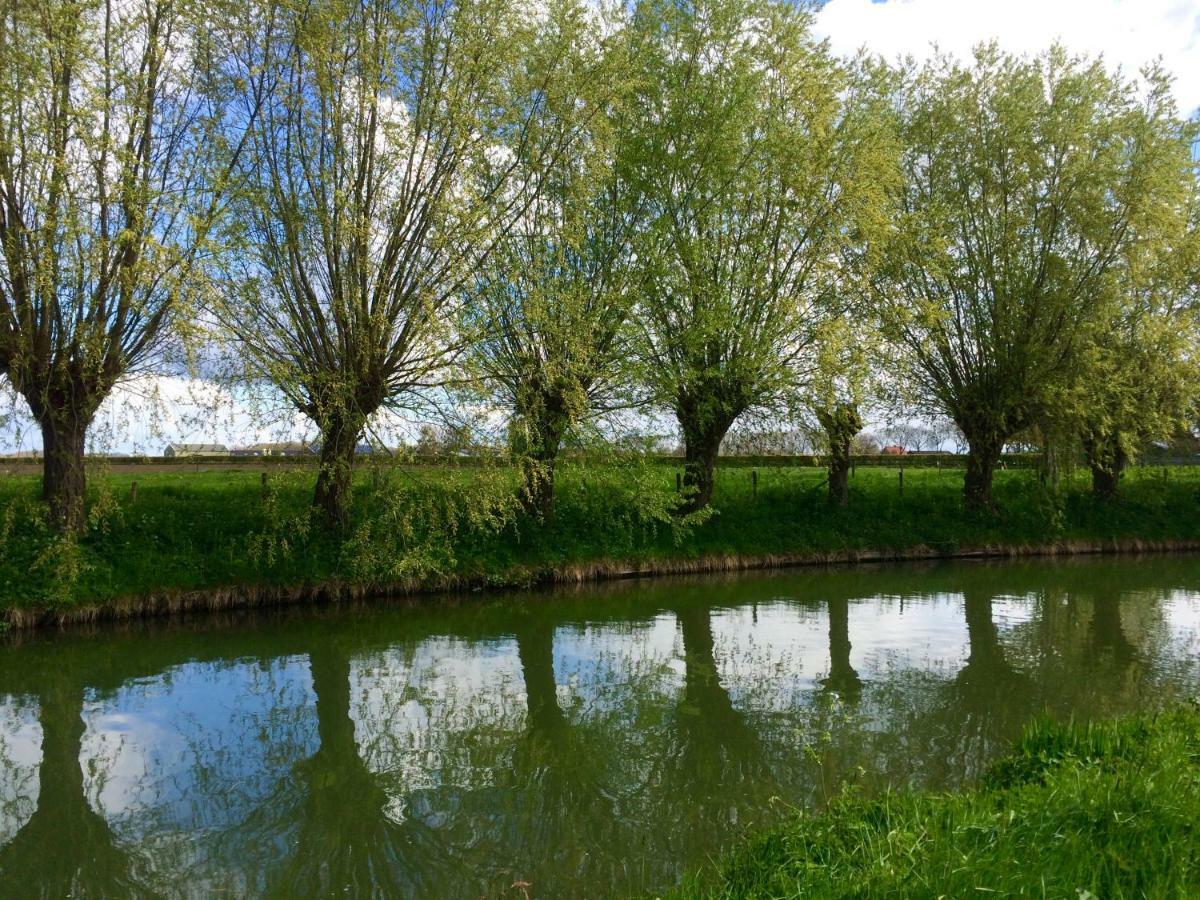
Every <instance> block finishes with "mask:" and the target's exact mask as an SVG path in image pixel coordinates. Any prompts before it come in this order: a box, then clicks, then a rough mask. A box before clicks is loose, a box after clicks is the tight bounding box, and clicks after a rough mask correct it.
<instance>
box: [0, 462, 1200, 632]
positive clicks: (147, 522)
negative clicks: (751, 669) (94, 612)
mask: <svg viewBox="0 0 1200 900" xmlns="http://www.w3.org/2000/svg"><path fill="white" fill-rule="evenodd" d="M264 471H266V470H265V469H264V468H261V467H254V468H243V469H225V470H216V471H170V472H153V471H144V472H141V471H134V472H129V471H123V472H120V473H117V472H115V471H108V472H103V471H102V472H99V473H97V474H96V475H95V476H94V477H93V478H92V482H91V484H92V487H91V493H92V496H91V498H90V507H91V510H92V514H91V519H90V525H89V528H88V531H87V533H86V534H85V535H84V536H83V537H82V538H80V539H79V540H77V541H64V540H61V539H59V538H57V537H55V535H54V534H53V532H52V531H50V530H49V529H48V528H47V527H46V524H45V521H44V519H43V517H42V512H41V507H40V505H39V503H38V502H37V492H38V484H39V481H38V478H37V477H36V476H35V475H32V474H18V475H12V474H10V475H8V476H6V477H4V478H2V479H0V611H7V612H9V613H11V612H12V611H13V610H27V611H28V610H60V611H61V610H70V609H71V608H73V607H78V606H80V605H83V604H87V605H90V606H92V607H95V606H97V605H98V606H100V607H103V605H104V604H108V603H112V602H114V601H117V600H120V599H122V598H125V599H128V598H137V597H145V596H149V595H154V594H159V595H162V594H164V593H166V594H169V593H171V592H176V593H178V592H189V591H192V592H194V591H205V590H211V589H220V588H272V587H274V588H301V587H304V586H309V587H311V586H314V585H322V584H328V583H336V584H343V585H344V584H352V585H387V584H418V583H445V582H447V581H455V580H462V581H465V582H471V583H505V584H520V583H523V582H527V581H530V580H533V579H536V578H538V577H539V576H541V575H544V574H545V573H546V572H549V571H559V572H560V573H561V572H563V571H570V570H571V569H572V567H578V568H579V569H581V570H582V569H585V568H587V567H588V566H591V565H594V564H598V563H605V562H619V563H621V564H632V565H634V566H639V565H643V566H644V565H650V566H653V565H654V564H656V563H671V564H678V565H679V566H681V567H684V568H686V567H687V565H688V564H689V563H690V562H694V561H697V560H704V559H712V558H749V557H753V558H763V557H790V558H797V557H804V556H816V557H819V556H822V555H836V554H841V553H846V552H854V551H881V552H896V553H902V552H904V551H908V550H912V549H913V548H926V549H928V550H932V551H933V552H937V553H945V554H953V553H955V552H956V551H959V550H961V549H963V548H972V547H981V546H992V547H997V546H1003V547H1017V548H1020V547H1030V546H1038V545H1045V544H1051V543H1054V542H1068V541H1082V542H1089V541H1090V542H1110V541H1115V542H1122V541H1146V542H1171V541H1180V542H1187V541H1196V540H1200V517H1198V516H1197V515H1196V512H1197V510H1198V509H1200V469H1195V468H1189V467H1180V468H1174V469H1170V470H1166V469H1161V468H1154V469H1149V468H1147V469H1138V470H1135V471H1132V472H1130V473H1129V474H1128V476H1127V477H1126V479H1125V481H1124V483H1123V485H1122V496H1121V498H1120V499H1119V500H1118V501H1116V502H1111V503H1104V502H1098V501H1096V500H1094V499H1093V498H1092V497H1091V495H1090V493H1089V491H1088V484H1087V481H1086V478H1085V477H1084V474H1083V473H1077V474H1076V475H1075V476H1074V477H1072V478H1068V479H1066V480H1065V481H1064V483H1063V485H1062V486H1061V489H1060V491H1059V492H1058V493H1057V494H1052V493H1050V492H1048V491H1046V490H1045V489H1043V488H1041V487H1040V486H1039V484H1038V481H1037V476H1036V473H1034V472H1032V471H1029V470H1009V471H1002V472H1000V473H998V476H997V484H996V491H995V494H996V498H997V501H998V503H999V506H1000V509H999V511H998V512H997V513H995V514H978V513H970V512H967V511H965V510H964V509H963V506H962V503H961V499H960V492H961V485H962V474H961V472H956V471H938V470H936V469H909V470H906V471H905V472H904V474H903V485H901V481H900V474H899V472H898V471H897V470H896V469H884V468H860V469H858V471H857V472H856V473H855V476H854V478H853V480H852V491H853V493H852V502H851V504H850V506H849V508H847V509H831V508H830V507H829V506H828V504H827V503H826V499H825V487H824V478H825V475H824V471H823V470H821V469H818V468H815V467H794V468H786V469H764V470H758V473H757V484H755V481H754V476H753V475H752V472H751V470H747V469H745V468H735V467H728V468H725V469H721V470H718V476H717V489H716V495H715V501H714V502H715V507H716V512H715V513H714V514H713V515H712V516H711V517H710V518H708V519H707V520H705V521H701V522H697V523H694V524H692V525H690V526H688V527H679V526H677V525H675V524H674V523H673V519H672V516H671V514H670V513H671V502H672V498H674V497H675V493H674V487H675V478H676V470H675V469H674V468H672V467H669V466H664V465H657V464H655V465H578V464H577V465H570V466H567V467H565V468H564V470H563V471H562V472H561V474H560V477H559V500H558V511H557V517H556V519H555V521H554V522H553V523H552V524H549V525H546V524H542V523H539V522H535V521H531V520H529V519H528V518H526V517H524V516H522V515H521V514H520V513H519V511H517V510H516V509H515V503H514V501H513V495H514V489H515V482H514V478H513V474H512V473H511V472H510V471H508V470H506V469H484V470H479V469H448V468H432V467H380V468H364V469H363V470H362V471H360V472H359V473H358V475H357V478H356V487H355V491H356V496H355V507H354V510H355V513H354V514H355V523H354V526H353V527H352V528H351V530H350V531H349V532H348V533H347V534H344V535H341V536H334V535H331V534H329V533H327V532H326V531H324V530H323V529H322V528H321V527H320V526H319V524H317V523H316V522H315V521H314V519H313V518H312V517H311V516H310V509H309V501H310V497H311V491H312V483H313V478H314V473H313V472H312V471H311V469H285V468H281V467H272V468H271V470H270V472H269V475H268V476H267V481H266V483H265V484H264V482H263V480H262V478H263V472H264ZM134 482H136V483H137V490H136V496H135V494H134V491H133V483H134Z"/></svg>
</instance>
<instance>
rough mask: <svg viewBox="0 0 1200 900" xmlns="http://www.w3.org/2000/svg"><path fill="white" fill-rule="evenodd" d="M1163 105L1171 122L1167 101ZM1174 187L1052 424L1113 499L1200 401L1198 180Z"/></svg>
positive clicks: (1134, 250) (1124, 268)
mask: <svg viewBox="0 0 1200 900" xmlns="http://www.w3.org/2000/svg"><path fill="white" fill-rule="evenodd" d="M1160 89H1161V90H1165V89H1166V86H1165V84H1162V85H1160ZM1160 109H1162V111H1163V114H1164V115H1170V116H1171V117H1172V118H1174V115H1173V107H1172V106H1171V104H1170V101H1169V100H1165V101H1163V102H1162V104H1161V106H1160ZM1187 129H1188V130H1189V131H1191V132H1192V133H1194V132H1195V126H1194V125H1189V126H1187ZM1188 140H1189V141H1190V137H1189V138H1188ZM1168 149H1173V150H1175V152H1179V151H1180V150H1181V149H1182V148H1181V147H1178V146H1177V147H1173V148H1168ZM1178 188H1179V193H1178V194H1177V195H1176V196H1175V197H1174V198H1173V199H1171V198H1170V197H1169V196H1167V195H1164V196H1163V198H1162V199H1163V200H1164V201H1165V202H1164V203H1163V205H1162V206H1161V207H1160V209H1159V214H1158V216H1157V217H1156V219H1155V223H1154V224H1155V228H1154V230H1153V231H1152V232H1150V234H1149V235H1148V239H1147V240H1141V239H1140V236H1138V237H1135V239H1134V241H1133V243H1132V245H1131V247H1130V248H1129V250H1128V251H1127V252H1126V253H1125V255H1124V258H1123V260H1122V264H1121V268H1120V276H1119V278H1118V280H1117V284H1116V285H1115V289H1116V290H1117V292H1118V293H1117V297H1116V298H1115V301H1114V302H1113V303H1112V304H1111V306H1110V308H1111V316H1110V318H1109V319H1108V321H1106V322H1105V323H1104V325H1103V327H1102V328H1101V330H1100V331H1099V333H1098V334H1097V337H1096V340H1095V341H1094V342H1093V344H1092V346H1091V348H1090V352H1089V354H1088V357H1087V358H1086V360H1085V362H1084V368H1083V373H1084V376H1083V378H1081V380H1080V384H1079V385H1078V386H1077V388H1076V391H1075V395H1074V397H1073V400H1074V402H1073V403H1072V404H1070V405H1069V406H1068V409H1067V410H1066V411H1065V412H1066V416H1065V419H1066V421H1065V422H1059V423H1056V424H1058V426H1059V430H1061V429H1062V427H1063V426H1064V425H1065V426H1067V427H1071V428H1072V430H1077V431H1078V434H1079V437H1080V440H1081V442H1082V444H1083V449H1084V452H1085V454H1086V455H1087V461H1088V467H1089V468H1090V469H1091V472H1092V492H1093V493H1094V494H1095V495H1096V496H1097V497H1100V498H1112V497H1115V496H1116V494H1117V492H1118V487H1119V484H1120V479H1121V474H1122V472H1123V471H1124V470H1125V468H1126V467H1127V466H1128V465H1129V464H1130V463H1132V462H1133V461H1134V460H1135V459H1136V458H1137V456H1138V454H1139V453H1141V452H1142V451H1143V449H1144V448H1145V446H1146V445H1147V444H1148V443H1149V442H1150V441H1153V440H1156V439H1161V440H1168V439H1170V438H1172V437H1174V436H1175V435H1176V434H1178V433H1179V432H1180V431H1182V430H1184V429H1185V428H1186V427H1187V425H1188V424H1189V423H1190V422H1191V420H1192V416H1193V415H1194V411H1195V403H1196V400H1197V397H1198V396H1200V394H1198V390H1197V389H1198V388H1200V368H1198V367H1200V359H1197V358H1196V348H1197V346H1200V319H1197V316H1198V315H1200V308H1197V301H1198V300H1200V227H1198V226H1200V218H1198V214H1200V183H1198V182H1197V181H1196V180H1194V179H1193V180H1191V181H1190V182H1188V181H1183V180H1181V181H1180V182H1179V184H1178Z"/></svg>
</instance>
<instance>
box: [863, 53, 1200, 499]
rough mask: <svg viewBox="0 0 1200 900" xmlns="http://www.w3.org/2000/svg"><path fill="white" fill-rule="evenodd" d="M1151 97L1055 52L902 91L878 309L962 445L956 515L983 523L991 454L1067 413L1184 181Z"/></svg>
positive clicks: (1157, 96)
mask: <svg viewBox="0 0 1200 900" xmlns="http://www.w3.org/2000/svg"><path fill="white" fill-rule="evenodd" d="M1166 87H1167V85H1166V79H1165V78H1164V76H1162V74H1161V73H1160V72H1157V71H1150V72H1148V74H1147V76H1146V79H1145V82H1144V84H1143V85H1142V86H1140V87H1137V86H1135V85H1132V84H1130V83H1129V82H1127V81H1125V80H1124V79H1122V78H1121V77H1120V76H1118V75H1114V74H1111V73H1110V72H1108V71H1106V70H1105V68H1104V67H1103V65H1102V64H1101V63H1100V62H1096V61H1087V60H1082V59H1077V58H1072V57H1070V56H1069V55H1068V54H1067V53H1066V51H1064V50H1063V49H1061V48H1058V47H1056V48H1054V49H1052V50H1050V51H1048V52H1046V53H1044V54H1041V55H1039V56H1036V57H1032V58H1025V57H1015V56H1011V55H1006V54H1004V53H1002V52H1000V51H999V50H998V49H997V48H996V47H995V46H985V47H981V48H980V49H978V50H977V51H976V53H975V57H974V60H973V62H971V63H969V64H965V65H964V64H960V63H957V62H955V61H953V60H951V59H949V58H946V57H937V58H935V59H934V60H933V61H932V62H930V63H928V64H927V65H925V66H924V67H922V68H920V69H905V70H904V71H903V72H901V73H900V75H899V78H898V88H897V91H896V95H895V96H896V102H895V106H896V109H897V110H898V125H899V132H900V135H901V137H902V140H903V155H902V166H903V170H904V175H905V178H904V182H903V188H902V189H901V190H900V191H898V192H897V193H896V195H895V197H894V201H895V211H896V218H895V222H894V225H893V234H892V239H891V241H890V242H889V244H888V246H887V253H886V254H885V257H886V261H885V263H884V265H882V266H881V267H880V268H879V270H878V272H877V275H876V278H875V302H876V306H877V308H878V310H879V312H880V315H881V318H882V321H883V323H884V327H885V330H886V332H887V334H888V337H889V338H890V339H891V340H892V341H893V342H894V343H895V345H896V346H897V347H899V348H901V349H902V350H903V352H904V361H905V362H906V363H907V369H908V374H909V375H910V376H911V379H912V381H913V384H914V385H915V389H916V393H917V395H918V398H919V399H920V400H921V402H922V404H923V405H925V406H928V407H930V408H935V409H938V410H940V411H941V412H942V413H944V414H945V415H946V416H948V417H949V418H950V419H952V420H953V421H954V423H955V424H956V425H957V426H958V428H959V429H960V430H961V431H962V433H963V434H964V435H965V437H966V439H967V441H968V443H969V453H968V460H967V472H966V480H965V484H964V496H965V499H966V501H967V502H968V503H969V504H971V505H976V506H989V505H991V503H992V495H991V485H992V474H993V471H994V469H995V466H996V464H997V462H998V460H999V456H1000V452H1001V449H1002V448H1003V446H1004V444H1005V442H1006V441H1007V440H1008V439H1009V438H1010V437H1011V436H1012V435H1014V434H1015V433H1017V432H1019V431H1021V430H1022V429H1024V428H1027V427H1029V426H1030V425H1031V424H1034V423H1035V422H1037V421H1038V420H1039V418H1042V417H1045V416H1047V415H1048V414H1049V412H1050V411H1051V410H1052V409H1053V407H1054V406H1055V404H1057V403H1061V402H1064V398H1065V397H1067V396H1068V394H1069V393H1070V390H1071V388H1072V387H1073V385H1074V384H1075V383H1076V380H1077V379H1078V377H1079V374H1080V372H1081V371H1082V365H1081V364H1082V362H1083V361H1084V359H1085V358H1086V355H1087V352H1088V348H1089V346H1091V344H1092V342H1093V341H1094V340H1095V338H1096V336H1097V333H1098V331H1099V330H1100V329H1102V328H1103V327H1104V326H1105V324H1106V323H1107V322H1109V321H1111V316H1110V314H1109V309H1110V308H1111V300H1112V297H1113V293H1114V291H1113V284H1114V281H1115V280H1116V279H1118V278H1120V277H1122V274H1121V266H1120V261H1121V259H1122V258H1123V255H1124V254H1125V253H1126V252H1127V251H1128V249H1129V248H1130V246H1131V245H1132V244H1134V243H1135V242H1137V241H1139V240H1152V237H1151V236H1152V235H1153V234H1155V233H1156V232H1157V229H1158V224H1157V219H1158V217H1159V216H1160V213H1161V211H1162V209H1163V208H1164V204H1167V203H1169V202H1170V198H1173V197H1176V196H1177V195H1178V193H1179V186H1180V183H1181V180H1183V179H1186V178H1190V177H1191V174H1190V172H1189V171H1188V165H1187V164H1186V161H1187V147H1186V142H1185V141H1184V140H1183V129H1182V127H1181V125H1180V122H1179V121H1178V119H1177V117H1176V116H1175V114H1174V111H1173V109H1171V108H1170V106H1169V93H1168V92H1167V90H1166Z"/></svg>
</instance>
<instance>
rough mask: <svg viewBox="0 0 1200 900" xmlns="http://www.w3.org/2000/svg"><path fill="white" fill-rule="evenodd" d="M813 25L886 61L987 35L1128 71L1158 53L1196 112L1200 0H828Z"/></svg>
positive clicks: (1199, 103) (836, 43)
mask: <svg viewBox="0 0 1200 900" xmlns="http://www.w3.org/2000/svg"><path fill="white" fill-rule="evenodd" d="M817 27H818V28H819V30H820V31H821V33H822V34H823V35H825V36H826V37H828V38H829V40H830V43H831V44H832V45H833V48H834V50H836V51H837V52H839V53H844V54H850V53H854V52H855V51H856V50H858V49H860V48H862V47H865V48H867V49H868V50H870V51H872V52H874V53H878V54H881V55H883V56H884V57H887V58H889V59H892V58H895V57H898V56H907V55H910V54H911V55H912V56H915V57H918V58H921V57H924V56H927V55H928V54H929V53H930V50H931V48H932V47H933V46H934V45H935V44H936V45H937V46H938V47H939V48H941V49H942V50H945V51H947V52H951V53H956V54H959V55H965V54H967V53H969V52H970V50H971V48H972V47H973V46H974V45H975V44H978V43H979V42H980V41H987V40H992V39H995V40H997V41H999V42H1000V44H1001V45H1002V46H1003V47H1005V48H1006V49H1009V50H1014V51H1018V52H1028V51H1037V50H1040V49H1042V48H1043V47H1046V46H1047V45H1049V44H1051V43H1053V42H1054V41H1059V42H1061V43H1062V44H1064V45H1066V46H1067V47H1069V48H1070V49H1072V50H1075V51H1077V52H1080V53H1087V54H1089V55H1093V56H1095V55H1102V56H1103V57H1104V59H1105V60H1107V61H1108V62H1109V63H1110V64H1112V65H1119V66H1121V67H1122V68H1123V69H1125V70H1126V71H1127V72H1129V73H1130V74H1134V73H1136V72H1137V71H1138V70H1139V69H1140V68H1141V67H1142V66H1143V65H1145V64H1146V63H1147V62H1149V61H1150V60H1153V59H1154V58H1156V57H1161V58H1162V61H1163V64H1164V65H1165V66H1166V67H1167V69H1168V70H1169V71H1171V72H1173V73H1174V74H1175V77H1176V79H1177V80H1178V81H1177V85H1176V97H1177V99H1178V102H1179V106H1180V109H1182V110H1184V111H1185V112H1187V111H1193V110H1197V109H1200V0H998V2H997V0H829V3H828V4H826V6H825V7H824V9H822V10H821V12H820V14H819V15H818V17H817Z"/></svg>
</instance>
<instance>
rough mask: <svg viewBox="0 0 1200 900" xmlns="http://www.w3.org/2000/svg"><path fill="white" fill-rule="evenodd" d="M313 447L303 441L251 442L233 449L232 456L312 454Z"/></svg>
mask: <svg viewBox="0 0 1200 900" xmlns="http://www.w3.org/2000/svg"><path fill="white" fill-rule="evenodd" d="M313 452H314V451H313V448H312V447H311V446H309V445H308V444H306V443H304V442H303V441H278V442H275V443H262V444H251V445H250V446H249V447H239V448H237V449H236V450H234V451H233V455H234V456H312V454H313Z"/></svg>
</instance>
